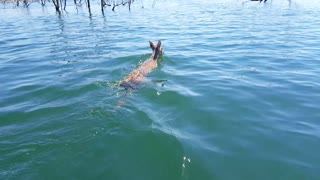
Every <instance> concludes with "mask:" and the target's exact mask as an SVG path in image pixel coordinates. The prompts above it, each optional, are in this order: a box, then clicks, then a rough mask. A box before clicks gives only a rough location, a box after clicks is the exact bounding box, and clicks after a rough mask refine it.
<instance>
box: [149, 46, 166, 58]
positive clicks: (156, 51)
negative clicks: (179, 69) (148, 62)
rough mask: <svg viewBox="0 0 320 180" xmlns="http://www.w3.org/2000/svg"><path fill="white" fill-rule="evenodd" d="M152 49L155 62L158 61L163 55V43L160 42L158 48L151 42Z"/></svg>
mask: <svg viewBox="0 0 320 180" xmlns="http://www.w3.org/2000/svg"><path fill="white" fill-rule="evenodd" d="M149 43H150V48H151V49H152V55H153V60H157V59H158V57H159V56H161V55H162V54H163V48H162V47H161V41H158V44H157V46H155V45H154V44H153V43H152V42H151V41H149Z"/></svg>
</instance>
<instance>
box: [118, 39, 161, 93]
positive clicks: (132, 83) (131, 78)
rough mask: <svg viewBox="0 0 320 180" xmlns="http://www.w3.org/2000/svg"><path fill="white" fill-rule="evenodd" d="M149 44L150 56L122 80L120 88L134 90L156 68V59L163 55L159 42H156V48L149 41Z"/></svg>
mask: <svg viewBox="0 0 320 180" xmlns="http://www.w3.org/2000/svg"><path fill="white" fill-rule="evenodd" d="M149 43H150V48H151V49H152V55H151V56H150V58H149V59H147V60H146V61H144V62H143V63H142V64H141V65H140V66H139V67H138V68H137V69H135V70H134V71H132V72H131V73H130V74H129V75H128V76H127V77H125V78H124V79H123V80H122V82H121V84H120V86H122V87H124V88H125V89H135V88H136V87H137V85H139V84H140V83H141V82H142V81H143V80H144V79H145V77H146V76H147V75H148V74H149V73H150V72H151V71H152V70H154V69H155V68H157V67H158V58H159V56H160V55H161V54H162V53H163V49H162V48H161V41H158V44H157V46H155V45H154V44H153V43H152V42H151V41H149Z"/></svg>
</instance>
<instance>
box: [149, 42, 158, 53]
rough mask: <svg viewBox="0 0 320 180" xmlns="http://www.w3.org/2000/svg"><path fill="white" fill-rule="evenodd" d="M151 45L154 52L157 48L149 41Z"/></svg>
mask: <svg viewBox="0 0 320 180" xmlns="http://www.w3.org/2000/svg"><path fill="white" fill-rule="evenodd" d="M149 43H150V48H151V49H152V51H154V49H155V48H156V47H155V46H154V44H153V43H152V42H151V41H149Z"/></svg>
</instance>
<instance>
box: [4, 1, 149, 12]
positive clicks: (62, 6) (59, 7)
mask: <svg viewBox="0 0 320 180" xmlns="http://www.w3.org/2000/svg"><path fill="white" fill-rule="evenodd" d="M98 1H100V6H101V12H102V14H103V15H104V9H105V8H106V7H107V6H109V7H112V11H114V10H115V8H116V7H117V6H126V5H127V6H128V7H129V11H130V10H131V4H132V3H133V2H134V0H121V1H119V0H98ZM70 2H72V4H74V5H75V6H76V7H80V6H82V5H83V4H85V5H86V6H87V8H88V11H89V14H90V15H91V5H90V0H72V1H71V0H69V1H68V3H70ZM141 2H142V0H141ZM0 3H2V4H14V5H15V6H17V7H18V6H23V7H25V8H28V7H29V5H30V4H32V3H40V4H41V5H42V6H46V5H47V4H48V3H52V4H53V6H54V7H55V10H56V12H57V13H58V14H59V15H61V13H63V11H66V6H67V0H0ZM142 7H143V5H142Z"/></svg>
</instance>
